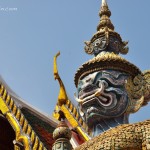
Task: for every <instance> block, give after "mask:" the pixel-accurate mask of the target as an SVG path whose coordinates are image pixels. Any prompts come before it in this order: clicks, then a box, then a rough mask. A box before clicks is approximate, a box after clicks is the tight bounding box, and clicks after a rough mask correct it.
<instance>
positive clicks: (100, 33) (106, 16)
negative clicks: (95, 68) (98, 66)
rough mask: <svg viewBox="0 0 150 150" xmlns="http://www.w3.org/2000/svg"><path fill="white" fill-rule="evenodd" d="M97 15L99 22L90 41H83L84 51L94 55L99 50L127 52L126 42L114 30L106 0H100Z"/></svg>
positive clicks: (98, 52) (116, 52)
mask: <svg viewBox="0 0 150 150" xmlns="http://www.w3.org/2000/svg"><path fill="white" fill-rule="evenodd" d="M99 16H100V22H99V24H98V26H97V32H96V33H95V34H94V36H93V37H92V39H91V40H90V41H86V42H85V48H84V49H85V52H86V53H87V54H94V55H95V56H97V55H98V54H100V53H101V52H110V53H111V52H113V53H115V54H119V53H121V54H127V53H128V47H127V44H128V42H126V41H122V38H121V36H120V35H119V34H118V33H117V32H115V31H114V25H113V24H112V22H111V20H110V16H111V11H110V10H109V7H108V4H107V1H106V0H102V4H101V8H100V11H99Z"/></svg>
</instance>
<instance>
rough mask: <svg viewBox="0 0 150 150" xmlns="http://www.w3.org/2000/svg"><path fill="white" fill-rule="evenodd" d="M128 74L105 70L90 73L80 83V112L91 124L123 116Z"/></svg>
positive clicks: (126, 99)
mask: <svg viewBox="0 0 150 150" xmlns="http://www.w3.org/2000/svg"><path fill="white" fill-rule="evenodd" d="M127 78H128V76H127V74H125V73H121V72H119V71H112V70H105V71H99V72H94V73H91V74H89V75H88V76H86V77H84V78H83V79H81V80H79V83H78V87H77V90H78V95H77V100H78V102H79V107H78V110H79V113H80V115H81V116H82V118H83V119H84V120H85V121H86V122H87V124H88V125H89V126H90V125H92V124H93V123H96V122H98V121H100V120H102V119H109V118H115V117H119V116H121V115H122V114H123V113H124V112H125V111H126V109H127V106H128V101H129V100H128V96H127V92H126V90H125V82H126V80H127Z"/></svg>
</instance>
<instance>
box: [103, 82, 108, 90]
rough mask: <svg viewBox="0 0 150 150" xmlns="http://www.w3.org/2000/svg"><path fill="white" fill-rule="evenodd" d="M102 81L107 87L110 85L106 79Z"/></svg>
mask: <svg viewBox="0 0 150 150" xmlns="http://www.w3.org/2000/svg"><path fill="white" fill-rule="evenodd" d="M102 82H103V84H104V86H105V88H106V87H108V83H107V82H106V81H105V80H103V81H102Z"/></svg>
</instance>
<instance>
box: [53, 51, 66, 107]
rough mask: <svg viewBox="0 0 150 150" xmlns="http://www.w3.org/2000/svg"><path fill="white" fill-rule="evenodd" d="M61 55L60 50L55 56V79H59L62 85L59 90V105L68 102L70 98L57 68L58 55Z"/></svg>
mask: <svg viewBox="0 0 150 150" xmlns="http://www.w3.org/2000/svg"><path fill="white" fill-rule="evenodd" d="M59 55H60V52H58V53H57V54H56V55H55V56H54V79H55V80H58V82H59V85H60V90H59V95H58V105H62V104H66V102H67V100H68V96H67V93H66V90H65V86H64V84H63V82H62V80H61V78H60V76H59V74H58V69H57V57H58V56H59Z"/></svg>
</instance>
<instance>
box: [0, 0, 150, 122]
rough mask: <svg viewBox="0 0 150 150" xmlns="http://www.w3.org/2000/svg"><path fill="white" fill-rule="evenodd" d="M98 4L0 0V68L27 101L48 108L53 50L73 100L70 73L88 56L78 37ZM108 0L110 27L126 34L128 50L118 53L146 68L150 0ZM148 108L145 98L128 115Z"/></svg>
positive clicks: (88, 30)
mask: <svg viewBox="0 0 150 150" xmlns="http://www.w3.org/2000/svg"><path fill="white" fill-rule="evenodd" d="M100 4H101V1H100V0H94V1H93V0H92V1H91V0H75V1H70V0H55V1H54V0H44V1H43V0H32V1H31V0H24V1H20V0H13V1H11V0H0V54H1V58H0V74H1V75H2V77H3V78H4V79H5V81H6V82H7V84H8V85H9V86H10V87H11V88H12V89H13V90H14V91H15V92H16V93H17V94H18V95H19V96H20V97H21V98H23V99H24V100H25V101H26V102H27V103H29V104H31V105H33V106H35V107H37V108H38V109H40V110H41V111H43V112H46V113H47V114H52V112H53V109H54V106H55V104H56V101H57V95H58V92H59V86H58V83H57V82H56V81H54V78H53V56H54V55H55V54H56V53H57V52H58V51H60V52H61V56H60V57H59V58H58V67H59V73H60V75H61V77H62V80H63V81H64V84H65V86H66V90H67V92H68V95H69V97H70V99H72V100H74V98H73V95H74V92H76V88H75V85H74V81H73V80H74V74H75V72H76V70H77V69H78V67H79V66H81V64H83V63H84V62H85V61H87V60H89V59H90V58H92V56H88V55H87V54H85V52H84V41H86V40H89V39H90V38H91V37H92V35H93V34H94V33H95V32H96V26H97V25H98V22H99V16H98V12H99V8H100ZM108 4H109V8H110V10H111V12H112V16H111V20H112V22H113V24H114V25H115V30H116V31H117V32H118V33H119V34H120V35H121V36H122V39H123V40H129V53H128V54H127V55H126V56H123V57H125V58H126V59H127V60H129V61H130V62H132V63H134V64H135V65H136V66H138V67H139V68H140V69H141V70H142V71H144V70H147V69H150V58H149V57H150V48H149V35H150V28H149V27H150V17H149V15H150V9H149V6H150V0H144V2H143V1H140V0H138V1H137V0H132V1H131V0H114V1H112V0H108ZM11 8H16V9H14V10H11ZM149 109H150V104H149V105H147V106H146V107H143V108H142V109H141V110H140V111H139V112H138V113H136V114H134V115H131V117H130V121H131V122H137V121H142V120H145V119H150V113H149Z"/></svg>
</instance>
